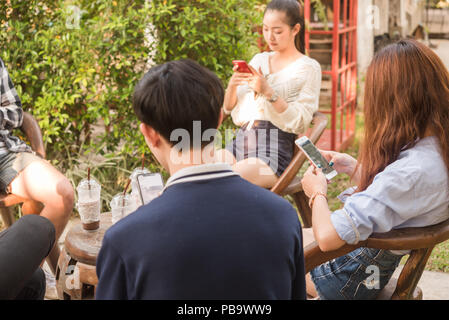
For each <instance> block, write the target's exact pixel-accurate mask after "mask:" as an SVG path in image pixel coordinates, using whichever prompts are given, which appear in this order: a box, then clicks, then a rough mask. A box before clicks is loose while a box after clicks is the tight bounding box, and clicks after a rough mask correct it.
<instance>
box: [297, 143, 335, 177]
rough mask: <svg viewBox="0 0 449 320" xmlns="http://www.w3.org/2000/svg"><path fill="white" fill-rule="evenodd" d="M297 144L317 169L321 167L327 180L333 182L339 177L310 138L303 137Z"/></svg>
mask: <svg viewBox="0 0 449 320" xmlns="http://www.w3.org/2000/svg"><path fill="white" fill-rule="evenodd" d="M295 143H296V145H297V146H298V147H299V148H300V149H301V150H302V151H303V152H304V154H305V155H306V157H307V158H308V159H309V160H310V161H312V163H313V164H314V165H315V166H316V167H318V165H320V166H321V170H323V173H324V175H325V176H326V179H327V180H331V179H332V178H333V177H335V176H336V175H337V171H335V169H334V168H332V167H331V166H330V165H329V162H327V161H326V159H324V157H323V155H322V154H321V152H320V151H319V150H318V149H317V148H316V147H315V145H314V144H313V142H312V141H310V139H309V138H307V137H306V136H303V137H301V138H299V139H298V140H296V141H295Z"/></svg>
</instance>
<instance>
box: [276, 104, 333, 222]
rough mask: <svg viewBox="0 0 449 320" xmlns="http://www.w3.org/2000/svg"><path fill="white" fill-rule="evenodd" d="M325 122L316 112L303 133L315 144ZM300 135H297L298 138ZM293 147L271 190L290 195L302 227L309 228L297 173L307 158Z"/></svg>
mask: <svg viewBox="0 0 449 320" xmlns="http://www.w3.org/2000/svg"><path fill="white" fill-rule="evenodd" d="M327 123H328V119H327V117H326V115H324V114H322V113H320V112H316V113H315V114H314V116H313V120H312V124H311V127H310V128H309V130H308V131H307V132H306V134H305V135H306V136H307V137H309V139H310V140H311V141H312V142H313V143H314V144H316V143H317V142H318V140H319V139H320V137H321V135H322V134H323V132H324V130H325V129H326V126H327ZM301 136H302V135H299V136H298V138H299V137H301ZM294 148H295V151H294V156H293V159H292V161H291V162H290V164H289V166H288V167H287V168H286V169H285V171H284V173H283V174H282V175H281V176H280V177H279V179H278V181H277V183H276V184H275V185H274V186H273V187H272V188H271V191H272V192H274V193H276V194H278V195H280V196H286V195H290V196H291V197H292V198H293V200H294V201H295V204H296V206H297V208H298V212H299V214H300V215H301V219H302V223H303V226H304V228H310V227H311V226H312V219H311V215H309V214H307V213H308V207H309V205H308V201H307V197H306V195H305V194H304V192H303V191H302V186H301V178H300V177H298V175H297V174H298V172H299V170H300V169H301V167H302V166H303V164H304V162H305V161H306V159H307V158H306V156H305V155H304V153H303V152H302V151H301V150H300V149H299V148H298V146H296V145H295V146H294Z"/></svg>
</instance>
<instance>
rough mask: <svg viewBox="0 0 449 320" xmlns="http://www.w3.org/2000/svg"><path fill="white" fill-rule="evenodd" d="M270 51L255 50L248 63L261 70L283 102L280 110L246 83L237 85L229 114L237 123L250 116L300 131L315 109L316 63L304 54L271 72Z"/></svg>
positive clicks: (318, 74)
mask: <svg viewBox="0 0 449 320" xmlns="http://www.w3.org/2000/svg"><path fill="white" fill-rule="evenodd" d="M273 54H274V52H262V53H258V54H256V55H255V56H254V57H253V59H252V60H251V61H250V62H249V64H250V65H251V66H252V67H253V68H255V69H256V70H257V71H259V67H260V68H261V70H262V73H263V75H264V76H265V77H266V79H267V81H268V84H269V85H270V87H271V88H272V89H273V90H274V91H275V92H276V93H277V94H278V95H279V97H281V98H282V99H284V100H285V101H286V102H287V105H288V107H287V110H285V111H284V112H282V113H279V112H277V111H276V109H275V108H274V106H273V105H272V104H271V103H270V102H268V100H267V99H266V98H265V97H264V96H262V95H257V96H255V95H254V91H253V90H252V89H251V88H250V87H249V86H248V85H242V86H238V88H237V104H236V106H235V107H234V109H232V111H231V117H232V120H233V121H234V123H235V124H236V125H237V126H242V125H244V124H245V123H247V122H251V121H254V120H266V121H270V122H271V123H273V124H274V125H275V126H276V127H278V128H279V129H281V130H282V131H285V132H290V133H295V134H300V133H303V132H305V131H306V130H307V128H308V127H309V125H310V122H311V121H312V117H313V114H314V113H315V112H316V111H317V110H318V102H319V96H320V89H321V66H320V64H319V63H318V62H317V61H316V60H314V59H312V58H310V57H308V56H306V55H304V56H302V57H300V58H298V59H297V60H295V61H294V62H292V63H290V64H289V65H288V66H286V67H285V68H283V69H282V70H280V71H278V72H275V73H271V74H270V67H269V57H270V55H273Z"/></svg>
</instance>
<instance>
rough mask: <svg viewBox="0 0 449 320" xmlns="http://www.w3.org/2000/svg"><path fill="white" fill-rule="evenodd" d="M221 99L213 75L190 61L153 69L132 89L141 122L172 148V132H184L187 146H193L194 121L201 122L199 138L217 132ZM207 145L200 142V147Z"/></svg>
mask: <svg viewBox="0 0 449 320" xmlns="http://www.w3.org/2000/svg"><path fill="white" fill-rule="evenodd" d="M223 99H224V89H223V85H222V83H221V81H220V79H218V77H217V76H216V75H215V74H214V73H213V72H211V71H210V70H208V69H206V68H205V67H202V66H200V65H199V64H198V63H196V62H194V61H192V60H177V61H170V62H167V63H165V64H162V65H159V66H155V67H153V68H151V69H150V70H149V71H148V72H147V73H146V74H145V75H144V77H143V78H142V79H141V80H140V82H139V83H138V85H137V86H136V88H135V91H134V96H133V107H134V111H135V113H136V115H137V117H138V119H139V120H140V121H142V122H143V123H145V124H147V125H148V126H150V127H152V128H153V129H154V130H155V131H157V132H158V133H159V134H160V135H161V136H162V137H164V138H165V139H166V140H167V141H168V142H169V143H171V144H172V145H173V144H175V143H176V141H171V139H170V136H171V134H172V132H173V131H174V130H177V129H184V130H186V131H187V132H188V133H189V135H190V145H191V146H192V145H193V146H195V145H196V143H198V142H196V143H194V142H193V139H194V138H195V137H194V121H200V122H199V123H200V124H201V136H202V135H203V132H204V131H206V130H208V129H217V127H218V124H219V119H220V112H221V107H222V105H223ZM199 123H198V122H197V123H196V125H198V124H199ZM175 138H178V137H175ZM200 139H201V137H200ZM209 142H210V141H201V146H202V147H204V146H205V145H206V144H208V143H209Z"/></svg>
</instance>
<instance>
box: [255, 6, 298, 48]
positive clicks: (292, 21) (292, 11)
mask: <svg viewBox="0 0 449 320" xmlns="http://www.w3.org/2000/svg"><path fill="white" fill-rule="evenodd" d="M268 10H276V11H280V12H284V13H285V16H286V17H287V21H286V23H287V24H288V25H290V26H291V27H292V28H293V27H294V26H296V25H297V24H298V23H299V25H300V26H301V29H300V30H299V32H298V34H297V35H296V37H295V46H296V49H298V50H299V52H301V53H302V54H306V47H305V43H304V42H305V32H306V28H305V22H304V8H303V6H302V5H301V4H300V3H299V2H298V1H297V0H272V1H271V2H270V3H269V4H268V5H267V8H266V9H265V13H266V12H267V11H268ZM265 13H264V14H265Z"/></svg>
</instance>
